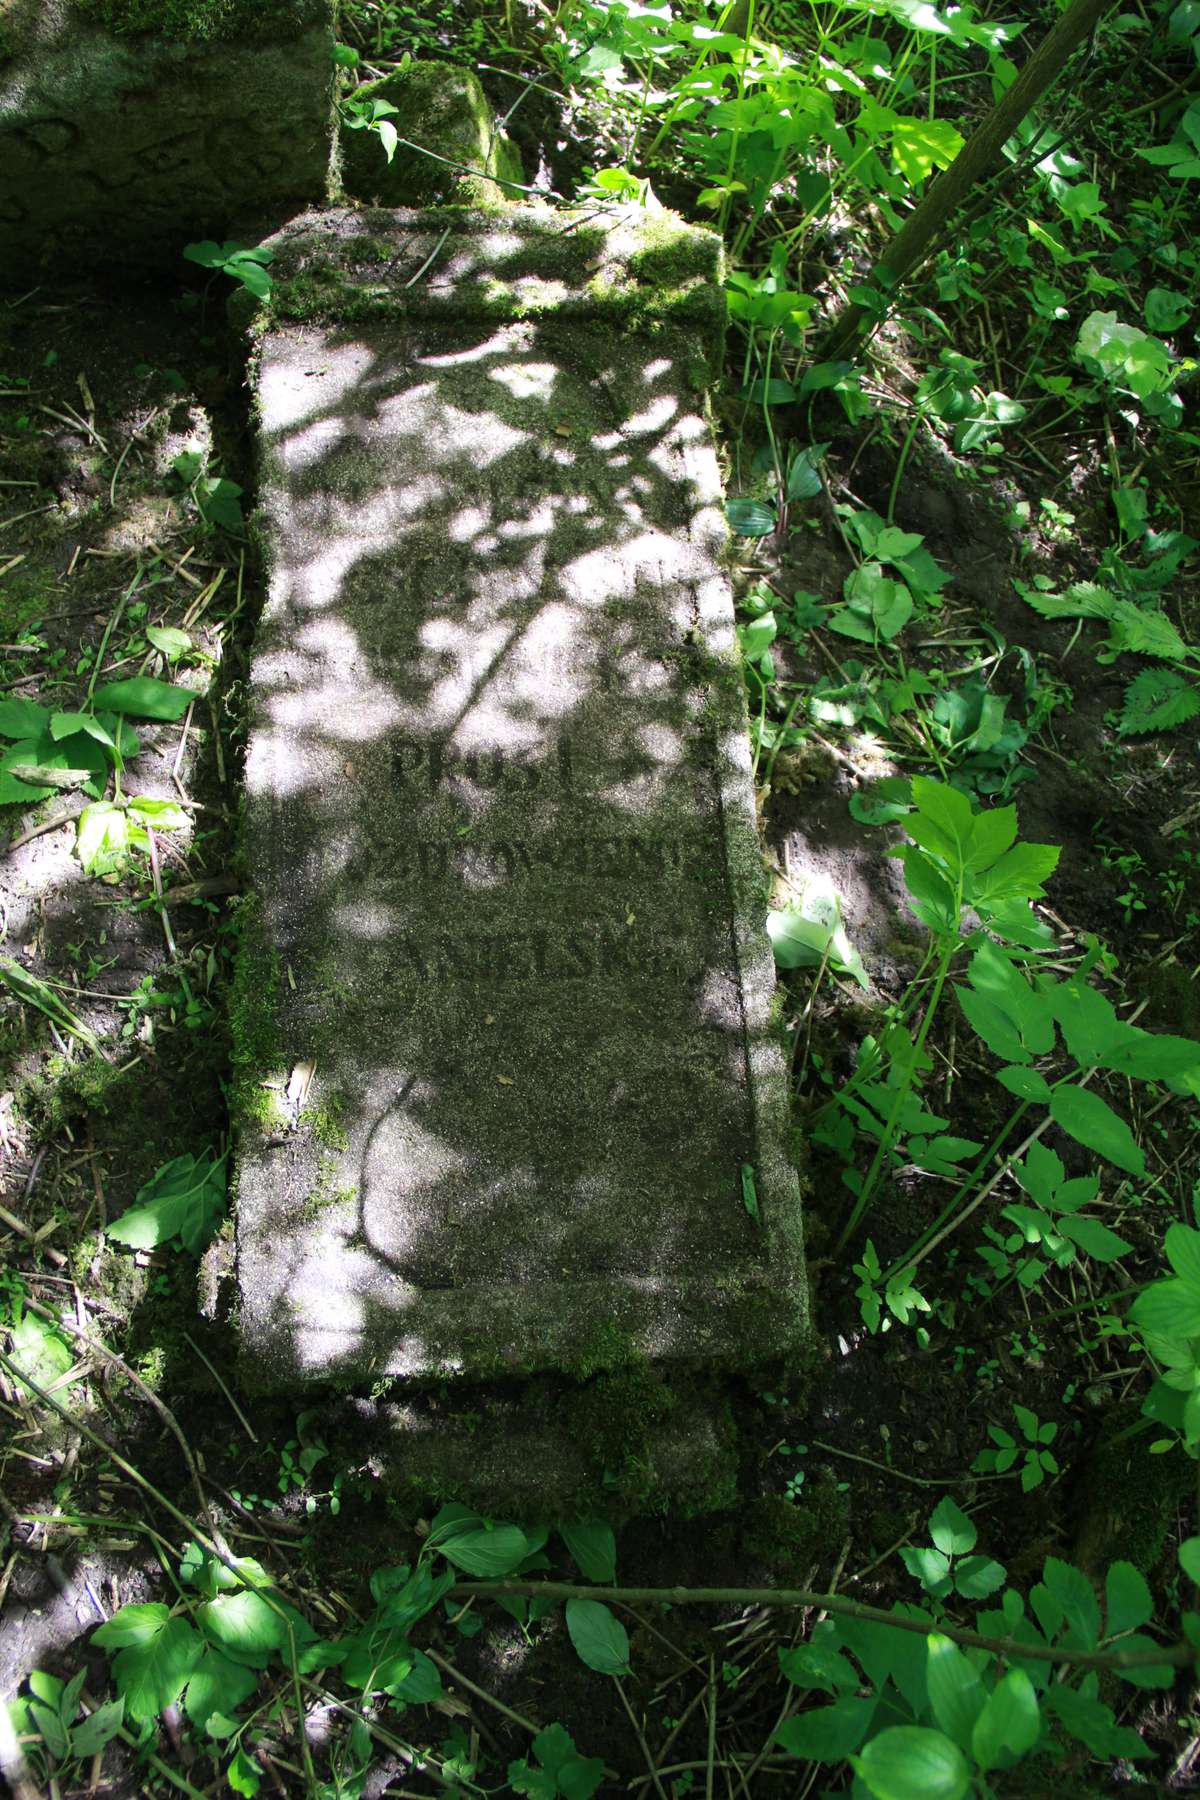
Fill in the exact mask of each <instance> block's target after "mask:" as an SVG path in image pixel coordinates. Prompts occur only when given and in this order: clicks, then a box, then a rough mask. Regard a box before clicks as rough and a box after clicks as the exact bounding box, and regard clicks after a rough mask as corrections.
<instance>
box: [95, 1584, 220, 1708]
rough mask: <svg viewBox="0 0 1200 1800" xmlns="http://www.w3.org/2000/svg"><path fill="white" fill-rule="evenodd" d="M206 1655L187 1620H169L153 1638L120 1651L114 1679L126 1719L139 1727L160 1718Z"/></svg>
mask: <svg viewBox="0 0 1200 1800" xmlns="http://www.w3.org/2000/svg"><path fill="white" fill-rule="evenodd" d="M126 1610H128V1609H126ZM164 1610H165V1608H164ZM98 1637H99V1633H98V1632H97V1633H96V1636H95V1638H93V1642H95V1641H96V1639H97V1638H98ZM203 1653H204V1640H203V1639H202V1638H201V1636H200V1633H199V1632H198V1631H196V1630H194V1629H193V1627H192V1626H191V1625H189V1624H188V1622H187V1620H186V1619H167V1620H166V1622H165V1623H164V1624H163V1625H162V1626H161V1627H160V1628H159V1629H158V1630H157V1631H156V1632H155V1633H154V1634H153V1635H152V1636H150V1637H146V1638H144V1639H143V1640H142V1641H140V1642H138V1643H137V1644H132V1645H130V1647H129V1648H128V1649H126V1650H120V1651H118V1652H117V1655H116V1657H115V1658H114V1660H113V1676H114V1678H115V1680H116V1684H117V1692H118V1693H119V1694H121V1695H122V1697H123V1698H124V1701H125V1714H126V1717H127V1718H129V1719H131V1720H132V1721H133V1722H134V1723H135V1724H141V1723H142V1721H143V1720H150V1719H156V1718H157V1717H158V1715H159V1713H160V1712H161V1711H162V1710H163V1708H164V1706H170V1705H171V1703H172V1702H173V1701H175V1700H178V1698H179V1696H180V1694H181V1693H182V1692H183V1690H184V1688H185V1687H186V1685H187V1683H188V1681H189V1680H190V1678H191V1676H192V1675H193V1673H194V1672H195V1670H196V1668H197V1667H198V1665H199V1662H200V1659H201V1657H202V1655H203Z"/></svg>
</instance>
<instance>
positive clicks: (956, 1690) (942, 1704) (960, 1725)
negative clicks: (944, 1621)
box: [925, 1632, 986, 1750]
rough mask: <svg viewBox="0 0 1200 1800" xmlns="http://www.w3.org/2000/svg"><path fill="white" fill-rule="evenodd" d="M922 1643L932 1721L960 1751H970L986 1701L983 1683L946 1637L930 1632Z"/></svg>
mask: <svg viewBox="0 0 1200 1800" xmlns="http://www.w3.org/2000/svg"><path fill="white" fill-rule="evenodd" d="M925 1643H926V1647H927V1650H928V1662H927V1664H926V1668H925V1685H926V1688H927V1689H928V1693H929V1704H930V1706H931V1708H932V1709H933V1716H934V1719H935V1720H936V1722H937V1724H938V1726H939V1727H940V1729H941V1730H942V1731H944V1732H945V1734H946V1736H947V1737H948V1738H951V1739H953V1741H954V1742H955V1743H956V1744H957V1745H958V1747H959V1749H960V1750H969V1749H970V1747H971V1733H972V1731H973V1730H974V1728H975V1721H976V1719H977V1718H978V1717H979V1715H980V1713H981V1712H982V1711H983V1706H984V1701H985V1699H986V1695H985V1694H984V1691H983V1683H982V1682H981V1681H980V1679H979V1675H978V1673H977V1671H976V1670H975V1668H974V1666H973V1664H971V1663H970V1662H968V1660H967V1658H966V1657H965V1656H964V1655H963V1653H962V1651H961V1650H960V1649H959V1648H958V1645H957V1644H955V1643H953V1642H952V1641H951V1640H950V1639H949V1638H947V1637H942V1636H940V1635H939V1634H938V1633H937V1632H930V1634H929V1636H928V1637H927V1638H926V1640H925Z"/></svg>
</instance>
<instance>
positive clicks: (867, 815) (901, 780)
mask: <svg viewBox="0 0 1200 1800" xmlns="http://www.w3.org/2000/svg"><path fill="white" fill-rule="evenodd" d="M911 809H912V783H911V782H910V781H909V780H908V778H907V776H904V775H888V776H886V777H885V778H884V779H883V780H882V781H873V782H871V784H870V785H869V786H868V787H863V788H859V789H858V790H857V792H856V793H853V794H851V796H850V816H851V818H853V819H857V820H858V822H859V824H860V825H890V824H891V823H892V822H893V820H895V819H903V818H905V817H906V816H907V815H908V813H909V812H910V811H911Z"/></svg>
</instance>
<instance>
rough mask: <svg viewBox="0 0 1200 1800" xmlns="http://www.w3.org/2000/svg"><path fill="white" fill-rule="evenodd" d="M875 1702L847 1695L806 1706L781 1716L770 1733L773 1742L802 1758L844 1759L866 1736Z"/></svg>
mask: <svg viewBox="0 0 1200 1800" xmlns="http://www.w3.org/2000/svg"><path fill="white" fill-rule="evenodd" d="M876 1705H877V1702H876V1700H874V1699H870V1700H856V1699H853V1698H851V1697H850V1696H847V1697H845V1698H844V1699H841V1700H835V1701H834V1703H833V1705H832V1706H814V1707H810V1708H809V1709H808V1710H807V1711H806V1712H802V1713H796V1714H795V1716H794V1717H792V1718H790V1719H785V1720H784V1722H783V1724H782V1725H781V1726H780V1727H779V1728H778V1730H777V1731H775V1732H774V1733H773V1734H772V1735H773V1739H774V1742H775V1743H777V1744H778V1745H779V1746H780V1747H781V1749H783V1750H785V1751H786V1752H787V1754H788V1755H789V1756H802V1757H803V1758H804V1760H805V1762H826V1763H836V1762H844V1761H845V1759H846V1757H848V1756H849V1755H850V1754H851V1752H852V1751H854V1750H857V1749H858V1746H859V1745H860V1744H861V1743H862V1741H863V1739H864V1738H865V1737H866V1735H867V1732H868V1730H869V1729H870V1725H871V1720H872V1719H873V1718H874V1717H875V1708H876Z"/></svg>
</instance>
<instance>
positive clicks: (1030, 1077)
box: [955, 989, 1053, 1106]
mask: <svg viewBox="0 0 1200 1800" xmlns="http://www.w3.org/2000/svg"><path fill="white" fill-rule="evenodd" d="M955 991H956V992H958V990H957V989H956V990H955ZM960 999H961V995H960ZM980 1035H981V1036H982V1035H983V1034H982V1032H981V1033H980ZM995 1075H996V1080H997V1081H998V1082H999V1083H1000V1085H1001V1087H1006V1088H1007V1089H1008V1091H1009V1093H1010V1094H1015V1095H1016V1097H1017V1099H1018V1100H1036V1101H1040V1102H1041V1104H1042V1105H1043V1106H1045V1105H1048V1104H1049V1101H1050V1096H1051V1093H1052V1091H1053V1090H1052V1089H1051V1086H1050V1083H1049V1082H1048V1081H1047V1080H1046V1077H1045V1076H1044V1075H1039V1074H1038V1072H1037V1070H1036V1069H1018V1068H1007V1069H997V1070H996V1071H995Z"/></svg>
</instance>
